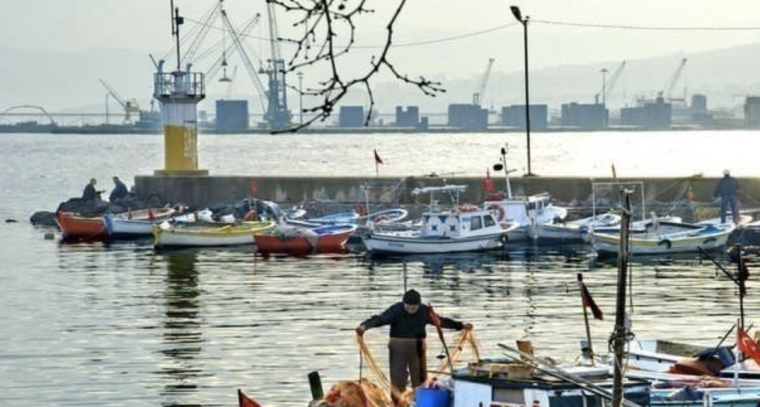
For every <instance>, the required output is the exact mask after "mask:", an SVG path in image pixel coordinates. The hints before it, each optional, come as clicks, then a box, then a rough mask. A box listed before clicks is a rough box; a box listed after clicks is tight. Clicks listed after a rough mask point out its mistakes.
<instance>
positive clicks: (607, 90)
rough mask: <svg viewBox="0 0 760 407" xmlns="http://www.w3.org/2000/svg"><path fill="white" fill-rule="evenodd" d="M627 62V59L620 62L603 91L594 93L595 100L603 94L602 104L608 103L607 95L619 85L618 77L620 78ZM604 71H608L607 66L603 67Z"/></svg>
mask: <svg viewBox="0 0 760 407" xmlns="http://www.w3.org/2000/svg"><path fill="white" fill-rule="evenodd" d="M625 62H626V61H623V62H622V63H621V64H620V66H618V67H617V69H615V72H613V73H612V76H610V80H609V82H607V84H606V85H605V86H602V92H601V93H597V94H596V95H594V100H595V101H598V100H599V95H600V94H601V96H602V104H606V103H607V95H609V94H610V93H612V90H613V89H615V85H617V83H618V79H620V74H621V73H622V72H623V68H625ZM602 72H604V73H606V72H607V69H606V68H605V69H602Z"/></svg>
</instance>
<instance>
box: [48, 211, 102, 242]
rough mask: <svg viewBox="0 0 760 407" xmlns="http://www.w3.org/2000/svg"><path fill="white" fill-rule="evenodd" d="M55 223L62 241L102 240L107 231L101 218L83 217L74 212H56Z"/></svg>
mask: <svg viewBox="0 0 760 407" xmlns="http://www.w3.org/2000/svg"><path fill="white" fill-rule="evenodd" d="M55 222H56V224H58V228H59V229H61V235H62V238H63V239H64V240H102V239H106V238H108V229H107V228H106V224H105V221H104V220H103V217H102V216H97V217H85V216H81V215H79V214H77V213H74V212H58V213H56V215H55Z"/></svg>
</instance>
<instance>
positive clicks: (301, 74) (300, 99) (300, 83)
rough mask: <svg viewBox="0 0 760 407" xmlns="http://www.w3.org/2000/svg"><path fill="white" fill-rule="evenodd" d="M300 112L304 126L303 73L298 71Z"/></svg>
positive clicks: (300, 118)
mask: <svg viewBox="0 0 760 407" xmlns="http://www.w3.org/2000/svg"><path fill="white" fill-rule="evenodd" d="M296 76H298V110H299V111H300V116H299V120H300V122H301V124H303V72H301V71H298V73H296Z"/></svg>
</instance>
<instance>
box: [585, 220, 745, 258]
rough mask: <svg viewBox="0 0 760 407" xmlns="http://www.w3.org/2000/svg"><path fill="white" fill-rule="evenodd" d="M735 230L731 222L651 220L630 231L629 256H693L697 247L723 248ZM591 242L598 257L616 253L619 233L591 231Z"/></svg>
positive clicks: (604, 230) (600, 230) (613, 229)
mask: <svg viewBox="0 0 760 407" xmlns="http://www.w3.org/2000/svg"><path fill="white" fill-rule="evenodd" d="M735 228H736V227H735V226H734V225H733V224H732V223H726V224H720V225H713V224H691V223H683V222H660V221H652V222H648V223H647V224H646V225H645V227H644V228H637V229H631V231H630V253H632V254H668V253H691V252H694V253H696V252H697V251H698V250H699V248H702V249H704V250H712V249H718V248H722V247H724V246H725V244H726V241H727V240H728V237H729V235H730V234H731V232H733V231H734V229H735ZM591 241H592V245H593V246H594V250H596V252H597V253H598V254H608V253H617V251H618V249H617V248H618V245H619V241H620V231H619V229H617V228H611V229H607V228H601V229H595V230H593V231H592V232H591Z"/></svg>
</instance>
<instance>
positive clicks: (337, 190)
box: [135, 176, 760, 207]
mask: <svg viewBox="0 0 760 407" xmlns="http://www.w3.org/2000/svg"><path fill="white" fill-rule="evenodd" d="M738 180H739V183H740V185H741V195H740V200H741V201H742V202H744V204H745V207H746V206H748V205H749V206H756V205H754V202H755V199H760V178H754V177H753V178H738ZM492 181H493V184H494V189H496V190H500V191H504V190H505V189H506V183H505V181H504V179H503V178H492ZM616 182H618V183H620V184H621V185H626V186H630V187H632V188H634V189H639V188H640V187H639V185H643V188H640V189H641V193H640V195H641V196H642V197H643V200H644V201H645V202H653V203H658V202H659V203H665V204H668V203H671V202H676V201H687V200H691V201H694V202H705V203H709V202H712V201H713V193H714V190H715V186H716V184H717V182H718V178H715V177H689V178H670V177H658V178H625V179H617V180H614V179H611V178H589V177H517V178H512V179H510V186H511V190H512V194H513V195H515V196H519V195H532V194H537V193H542V192H549V193H550V194H551V195H552V197H553V198H554V199H555V201H556V202H559V203H562V204H565V205H569V206H587V207H588V206H591V205H592V204H593V203H594V201H596V202H597V203H598V202H600V201H615V200H616V199H617V192H616V190H617V187H616V184H615V183H616ZM444 184H457V185H467V186H468V188H467V190H466V191H465V192H464V193H463V194H462V196H461V202H463V203H464V202H470V203H477V202H482V201H484V200H485V199H486V196H487V191H486V190H485V188H484V178H483V177H450V178H446V179H443V178H440V177H401V178H398V177H292V176H291V177H288V176H283V177H276V176H261V177H257V176H200V177H193V176H178V177H161V176H137V177H136V178H135V187H136V192H137V195H138V196H139V197H140V198H143V199H148V198H150V197H151V196H152V195H157V196H159V197H160V198H162V199H163V200H165V201H168V202H185V203H187V204H190V205H194V206H198V207H200V206H208V205H212V204H214V203H218V202H230V201H235V200H239V199H242V198H245V197H248V196H253V197H256V198H260V199H266V200H271V201H274V202H278V203H292V204H296V203H306V202H333V203H346V204H357V205H360V204H363V203H365V202H367V201H369V202H371V203H379V204H383V203H385V204H389V205H390V204H399V205H406V204H420V203H421V204H425V203H428V202H429V198H428V197H427V196H423V195H414V194H413V193H412V191H413V190H414V189H415V188H421V187H426V186H440V185H444ZM595 185H596V186H595ZM637 193H638V192H637ZM742 198H743V199H742Z"/></svg>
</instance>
